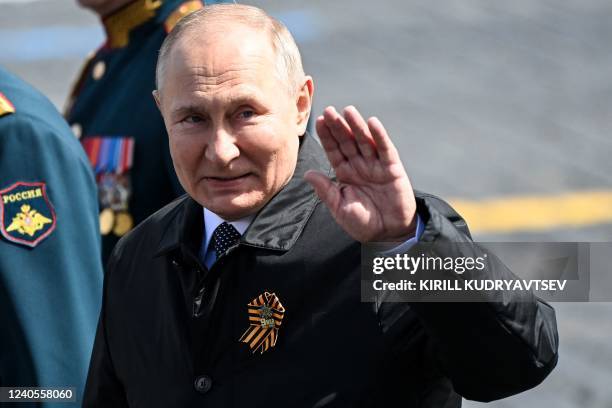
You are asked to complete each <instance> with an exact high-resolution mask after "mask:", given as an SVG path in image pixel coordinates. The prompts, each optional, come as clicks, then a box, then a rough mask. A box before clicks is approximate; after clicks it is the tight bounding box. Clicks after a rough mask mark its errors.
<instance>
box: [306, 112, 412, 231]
mask: <svg viewBox="0 0 612 408" xmlns="http://www.w3.org/2000/svg"><path fill="white" fill-rule="evenodd" d="M343 114H344V117H343V116H341V115H340V114H339V113H338V112H336V110H335V109H334V108H333V107H328V108H326V109H325V111H324V112H323V115H322V116H319V117H318V118H317V121H316V126H317V133H318V135H319V138H320V139H321V144H322V145H323V148H324V149H325V152H326V153H327V157H328V159H329V161H330V163H331V165H332V167H333V168H334V171H335V172H336V180H337V181H336V182H333V181H332V180H330V179H329V178H328V177H327V176H325V175H324V174H322V173H320V172H317V171H312V170H311V171H308V172H307V173H306V175H305V178H306V180H307V181H308V182H309V183H311V184H312V186H313V187H314V189H315V191H316V193H317V195H318V196H319V198H320V199H321V201H323V202H324V203H325V205H327V207H328V208H329V210H330V211H331V214H332V216H333V217H334V219H335V220H336V222H337V223H338V224H339V225H340V226H341V227H342V229H344V230H345V231H346V232H347V234H349V235H350V236H351V237H353V238H354V239H355V240H357V241H360V242H374V241H378V242H383V241H404V240H406V239H408V238H411V237H412V236H413V235H414V231H415V228H416V217H415V213H416V202H415V199H414V193H413V191H412V186H411V184H410V180H409V179H408V175H407V174H406V171H405V169H404V166H403V165H402V162H401V160H400V158H399V154H398V152H397V149H396V148H395V146H394V145H393V143H392V142H391V139H390V138H389V136H388V135H387V132H386V130H385V128H384V127H383V125H382V123H380V121H379V120H378V119H376V118H370V119H368V121H367V122H366V121H365V120H364V119H363V117H362V116H361V115H360V114H359V112H358V111H357V109H355V107H353V106H349V107H347V108H345V109H344V111H343Z"/></svg>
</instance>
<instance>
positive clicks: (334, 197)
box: [304, 170, 341, 214]
mask: <svg viewBox="0 0 612 408" xmlns="http://www.w3.org/2000/svg"><path fill="white" fill-rule="evenodd" d="M304 180H306V181H307V182H309V183H310V185H311V186H312V187H313V188H314V190H315V193H316V194H317V196H319V198H320V199H321V201H323V202H324V203H325V205H326V206H327V207H328V208H329V209H330V211H331V212H332V214H334V213H335V210H336V209H337V208H338V206H339V204H340V199H341V194H340V188H339V187H338V185H337V184H336V183H334V182H333V181H331V180H330V179H329V177H327V176H326V175H324V174H323V173H321V172H319V171H315V170H308V171H307V172H306V174H304Z"/></svg>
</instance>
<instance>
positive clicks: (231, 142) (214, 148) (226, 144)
mask: <svg viewBox="0 0 612 408" xmlns="http://www.w3.org/2000/svg"><path fill="white" fill-rule="evenodd" d="M239 155H240V150H239V149H238V146H236V139H235V137H234V136H233V135H232V134H230V133H229V132H227V130H226V129H225V128H224V127H222V126H219V127H217V128H216V129H215V130H214V132H213V135H212V139H211V141H210V143H209V144H208V147H207V148H206V159H207V160H209V161H210V162H213V163H215V164H218V165H221V166H225V165H227V164H229V163H230V162H231V161H232V160H234V159H235V158H237V157H238V156H239Z"/></svg>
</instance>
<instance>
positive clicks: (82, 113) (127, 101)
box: [65, 0, 204, 261]
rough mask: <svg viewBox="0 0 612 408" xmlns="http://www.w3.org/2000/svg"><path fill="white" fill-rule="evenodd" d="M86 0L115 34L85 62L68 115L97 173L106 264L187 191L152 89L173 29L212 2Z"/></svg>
mask: <svg viewBox="0 0 612 408" xmlns="http://www.w3.org/2000/svg"><path fill="white" fill-rule="evenodd" d="M78 2H79V4H80V5H81V6H83V7H86V8H89V9H90V10H92V11H93V12H95V13H96V14H98V15H99V16H100V18H101V20H102V24H103V25H104V29H105V31H106V36H107V38H106V42H105V43H104V44H103V45H102V46H101V47H100V48H99V49H98V50H97V51H96V52H95V54H94V55H93V56H91V57H90V58H89V59H88V61H87V62H86V63H85V66H84V68H83V70H82V73H81V75H80V77H79V78H78V79H77V81H76V83H75V85H74V88H73V90H72V92H71V95H70V97H69V100H68V102H67V106H66V112H65V114H66V118H67V120H68V122H69V123H70V125H71V126H72V130H73V132H74V133H75V135H76V136H77V137H79V138H80V139H81V142H82V144H83V147H84V148H85V151H86V153H87V155H88V157H89V160H90V162H91V164H92V166H93V169H94V171H95V175H96V181H97V183H98V194H99V204H100V232H101V233H102V235H103V237H102V257H103V260H104V261H106V259H107V258H108V256H109V255H110V252H111V250H112V248H113V247H114V245H115V243H116V242H117V241H118V239H119V238H120V237H121V236H123V235H124V234H126V233H127V232H128V231H130V230H131V229H132V227H133V226H134V225H136V224H138V223H139V222H140V221H142V220H143V219H145V218H146V217H147V216H149V215H150V214H152V213H153V212H154V211H156V210H157V209H159V208H161V207H162V206H163V205H165V204H167V203H168V202H170V201H172V200H173V199H174V198H176V197H178V196H179V195H181V194H183V189H182V187H181V186H180V184H179V183H178V180H177V178H176V175H175V173H174V168H173V166H172V161H171V159H170V154H169V151H168V139H167V135H166V130H165V127H164V123H163V121H162V118H161V116H160V114H159V112H158V110H157V108H156V106H155V103H154V101H153V98H152V97H151V92H152V91H153V90H154V89H155V63H156V60H157V53H158V51H159V48H160V46H161V44H162V42H163V40H164V38H165V37H166V34H167V33H168V32H169V31H170V30H171V29H172V28H173V27H174V25H175V24H176V23H177V22H178V20H180V19H181V18H182V17H184V16H185V15H187V14H189V13H191V12H193V11H195V10H198V9H200V8H202V7H204V2H203V1H200V0H191V1H185V0H163V1H162V0H135V1H134V0H78Z"/></svg>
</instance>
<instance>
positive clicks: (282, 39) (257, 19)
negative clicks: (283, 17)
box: [155, 3, 304, 95]
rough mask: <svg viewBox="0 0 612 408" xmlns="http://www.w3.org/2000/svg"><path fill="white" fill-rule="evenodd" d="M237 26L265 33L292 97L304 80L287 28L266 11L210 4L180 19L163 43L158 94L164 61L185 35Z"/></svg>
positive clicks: (157, 78)
mask: <svg viewBox="0 0 612 408" xmlns="http://www.w3.org/2000/svg"><path fill="white" fill-rule="evenodd" d="M224 21H226V22H228V23H233V22H238V23H242V24H244V25H246V26H248V27H251V28H253V29H255V30H258V31H265V32H267V33H268V34H269V36H270V41H271V43H272V46H273V48H274V52H275V54H276V59H277V62H276V71H277V75H278V77H279V79H280V80H286V82H287V85H288V88H289V89H288V90H289V93H290V94H291V95H295V94H296V93H297V91H298V87H300V86H301V85H302V84H301V82H302V81H303V79H304V68H303V67H302V58H301V56H300V51H299V49H298V47H297V44H296V43H295V40H294V39H293V36H292V35H291V33H290V32H289V30H288V29H287V27H286V26H285V25H284V24H283V23H281V22H280V21H278V20H277V19H275V18H273V17H271V16H269V15H268V14H266V12H265V11H263V10H261V9H259V8H257V7H253V6H247V5H243V4H231V3H228V4H213V5H209V6H205V7H204V8H202V9H200V10H197V11H195V12H193V13H191V14H189V15H188V16H186V17H184V18H182V19H181V20H180V21H179V22H178V23H177V24H176V26H175V27H174V28H173V29H172V31H170V33H169V34H168V36H167V37H166V39H165V40H164V42H163V44H162V46H161V49H160V50H159V56H158V58H157V67H156V70H155V85H156V87H157V89H158V90H161V83H162V79H163V77H164V74H165V71H166V61H167V59H168V56H169V55H170V52H171V51H172V48H173V46H174V44H175V43H176V42H177V41H178V40H179V39H180V38H182V37H183V36H184V35H185V34H186V33H188V32H192V31H193V30H195V29H197V28H198V27H199V28H203V29H204V30H206V28H205V27H207V26H210V25H211V24H212V23H213V22H224Z"/></svg>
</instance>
